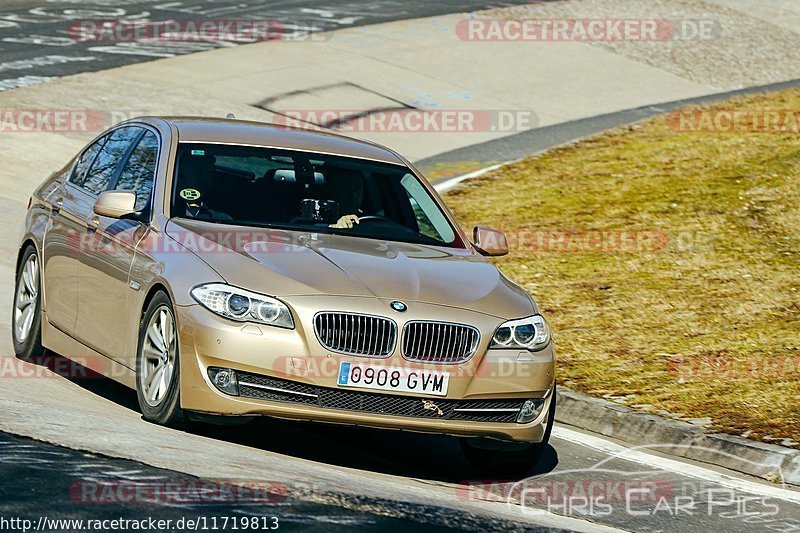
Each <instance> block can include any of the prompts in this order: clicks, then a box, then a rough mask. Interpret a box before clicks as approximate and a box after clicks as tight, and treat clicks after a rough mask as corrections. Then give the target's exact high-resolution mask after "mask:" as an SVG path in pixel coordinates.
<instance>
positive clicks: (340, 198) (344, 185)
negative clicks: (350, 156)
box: [326, 169, 364, 229]
mask: <svg viewBox="0 0 800 533" xmlns="http://www.w3.org/2000/svg"><path fill="white" fill-rule="evenodd" d="M330 170H331V172H330V176H331V180H330V181H329V182H328V187H327V191H326V192H327V197H328V199H329V200H333V201H334V202H336V203H338V204H339V212H340V213H349V214H346V215H342V216H341V217H339V220H337V221H336V222H335V223H334V224H331V225H330V227H331V228H347V229H349V228H353V227H354V226H355V225H356V224H358V223H359V218H358V216H359V214H363V212H362V211H361V202H362V200H363V199H364V178H363V177H362V176H361V173H360V172H357V171H354V170H349V169H330Z"/></svg>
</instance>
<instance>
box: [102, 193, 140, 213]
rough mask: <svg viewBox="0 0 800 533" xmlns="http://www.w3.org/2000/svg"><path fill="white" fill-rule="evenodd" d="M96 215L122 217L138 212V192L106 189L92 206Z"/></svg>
mask: <svg viewBox="0 0 800 533" xmlns="http://www.w3.org/2000/svg"><path fill="white" fill-rule="evenodd" d="M92 211H94V213H95V214H96V215H101V216H104V217H110V218H122V217H124V216H125V215H130V214H132V213H135V212H136V193H135V192H133V191H104V192H101V193H100V196H99V197H98V198H97V201H96V202H95V203H94V207H92Z"/></svg>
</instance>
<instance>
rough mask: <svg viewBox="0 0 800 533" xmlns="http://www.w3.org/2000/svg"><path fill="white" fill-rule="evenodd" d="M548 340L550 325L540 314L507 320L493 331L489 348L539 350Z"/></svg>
mask: <svg viewBox="0 0 800 533" xmlns="http://www.w3.org/2000/svg"><path fill="white" fill-rule="evenodd" d="M549 342H550V326H548V325H547V321H546V320H545V319H544V317H542V316H541V315H535V316H530V317H528V318H520V319H518V320H509V321H508V322H505V323H504V324H500V327H499V328H497V331H495V332H494V336H493V337H492V343H491V344H490V345H489V348H500V349H502V348H509V349H517V350H518V349H520V348H525V349H526V350H540V349H542V348H544V347H545V346H547V343H549Z"/></svg>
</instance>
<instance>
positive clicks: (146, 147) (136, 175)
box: [115, 131, 158, 211]
mask: <svg viewBox="0 0 800 533" xmlns="http://www.w3.org/2000/svg"><path fill="white" fill-rule="evenodd" d="M157 156H158V137H157V136H156V134H155V133H153V132H152V131H148V132H147V133H145V134H144V137H142V140H141V141H139V144H138V145H136V148H135V149H134V150H133V152H131V156H130V157H129V158H128V161H126V162H125V166H124V167H122V173H121V174H120V175H119V180H117V186H116V187H115V189H116V190H122V191H135V192H136V210H137V211H141V210H142V209H144V208H145V207H147V206H148V205H149V204H150V194H151V193H152V192H153V182H154V181H155V177H156V157H157Z"/></svg>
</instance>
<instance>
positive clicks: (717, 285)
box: [446, 90, 800, 447]
mask: <svg viewBox="0 0 800 533" xmlns="http://www.w3.org/2000/svg"><path fill="white" fill-rule="evenodd" d="M734 109H735V110H752V111H755V112H758V111H763V110H784V111H785V110H800V91H798V90H790V91H785V92H780V93H772V94H767V95H757V96H750V97H743V98H737V99H733V100H730V101H727V102H724V103H720V104H718V105H714V106H711V107H705V108H692V110H690V111H693V112H698V111H699V113H700V115H699V116H705V117H708V116H711V117H715V116H717V115H715V112H716V111H720V110H734ZM798 115H800V113H798ZM747 120H749V119H747ZM697 124H699V123H695V125H697ZM752 124H754V127H755V128H756V129H759V125H758V124H757V123H752ZM690 128H691V126H690ZM710 129H713V127H712V128H710ZM746 130H748V128H747V126H746V125H745V126H744V127H742V128H739V129H737V130H736V131H734V132H724V133H723V132H719V131H716V132H715V131H706V132H696V131H687V130H686V129H685V127H681V126H680V124H679V123H678V122H676V121H675V120H674V117H671V116H669V115H667V116H660V117H656V118H653V119H650V120H647V121H645V122H642V123H639V124H636V125H633V126H628V127H624V128H620V129H617V130H613V131H610V132H607V133H605V134H602V135H599V136H596V137H593V138H590V139H587V140H584V141H581V142H578V143H575V144H573V145H570V146H566V147H561V148H557V149H554V150H551V151H549V152H548V153H546V154H543V155H541V156H536V157H531V158H528V159H525V160H523V161H520V162H517V163H513V164H510V165H507V166H505V167H502V168H500V169H498V170H496V171H493V172H491V173H489V174H486V175H484V176H482V177H480V178H477V179H474V180H470V181H468V182H465V183H463V184H462V186H461V187H460V188H458V189H455V190H453V191H451V192H450V193H448V194H447V195H446V201H447V203H448V205H449V206H450V207H451V208H452V209H453V211H454V212H455V213H456V216H457V217H458V219H459V220H460V221H461V222H462V223H464V225H465V226H467V227H471V226H472V225H474V224H478V223H480V224H484V225H489V226H493V227H495V228H497V229H500V230H503V231H504V232H506V234H507V236H508V238H509V242H510V245H511V247H512V250H511V254H510V255H509V256H507V257H504V258H499V259H498V260H497V264H498V266H499V267H500V268H501V269H502V270H503V271H504V272H505V273H507V274H508V275H509V276H511V277H512V278H514V279H515V280H517V281H518V282H520V283H521V284H522V285H523V286H524V287H525V288H526V289H527V290H528V291H529V292H531V294H532V295H533V296H534V297H535V299H536V300H537V302H538V304H539V305H540V307H541V308H542V312H543V314H545V316H546V317H547V318H548V319H549V321H550V323H551V325H552V327H553V329H554V332H555V339H556V348H557V353H558V357H559V362H558V373H559V382H561V383H564V384H566V385H567V386H569V387H571V388H573V389H575V390H579V391H582V392H585V393H588V394H592V395H596V396H603V397H607V398H612V399H615V400H616V401H619V402H623V403H626V404H628V405H631V406H635V407H637V408H639V409H642V410H650V411H655V412H659V411H665V412H669V413H671V414H672V415H673V416H676V417H678V418H706V417H708V418H710V427H711V428H712V429H714V430H718V431H724V432H727V433H733V434H739V435H744V436H749V437H751V438H755V439H759V440H765V441H774V442H777V443H779V444H784V445H788V446H794V447H800V444H799V443H798V441H800V402H799V401H798V398H800V180H799V179H798V178H800V133H796V132H794V133H775V132H764V131H761V130H760V129H759V131H756V132H752V131H746Z"/></svg>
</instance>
